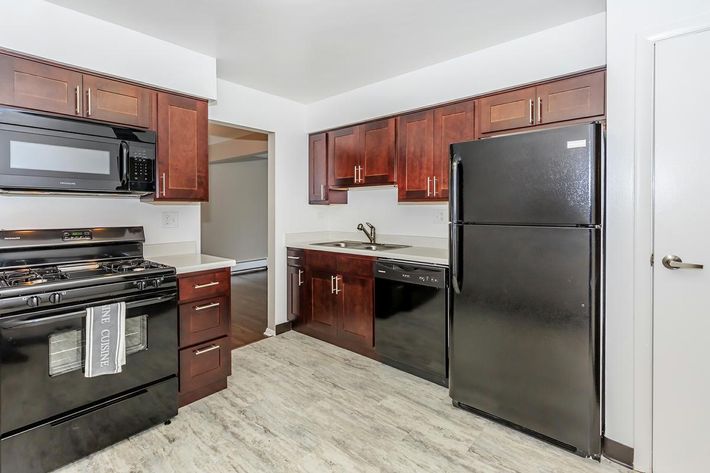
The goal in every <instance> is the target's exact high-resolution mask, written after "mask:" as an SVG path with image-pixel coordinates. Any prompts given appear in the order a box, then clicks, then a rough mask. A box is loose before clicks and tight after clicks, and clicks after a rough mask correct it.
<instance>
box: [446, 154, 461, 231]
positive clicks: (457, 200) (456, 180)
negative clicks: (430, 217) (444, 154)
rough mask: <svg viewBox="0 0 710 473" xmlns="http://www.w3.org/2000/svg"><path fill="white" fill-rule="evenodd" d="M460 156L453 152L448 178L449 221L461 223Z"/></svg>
mask: <svg viewBox="0 0 710 473" xmlns="http://www.w3.org/2000/svg"><path fill="white" fill-rule="evenodd" d="M462 166H463V164H462V163H461V156H459V155H458V154H455V155H453V156H452V157H451V176H450V178H449V189H450V192H449V196H450V197H449V199H450V201H451V204H450V206H449V207H450V209H451V210H450V212H451V215H450V216H449V217H450V219H451V223H461V173H462V171H463V168H462Z"/></svg>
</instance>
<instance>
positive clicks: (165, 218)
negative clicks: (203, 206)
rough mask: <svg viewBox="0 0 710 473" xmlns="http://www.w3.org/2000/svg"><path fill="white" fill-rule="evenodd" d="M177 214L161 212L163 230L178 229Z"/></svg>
mask: <svg viewBox="0 0 710 473" xmlns="http://www.w3.org/2000/svg"><path fill="white" fill-rule="evenodd" d="M178 215H179V214H178V213H177V212H163V213H161V214H160V218H161V223H162V226H163V228H177V227H178Z"/></svg>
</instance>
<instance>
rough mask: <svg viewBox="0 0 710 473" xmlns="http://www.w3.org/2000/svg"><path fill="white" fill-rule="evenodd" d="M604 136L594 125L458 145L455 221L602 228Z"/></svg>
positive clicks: (455, 152) (455, 151)
mask: <svg viewBox="0 0 710 473" xmlns="http://www.w3.org/2000/svg"><path fill="white" fill-rule="evenodd" d="M601 136H602V131H601V125H600V124H598V123H594V124H588V125H575V126H567V127H562V128H555V129H550V130H544V131H536V132H532V133H522V134H518V135H510V136H501V137H497V138H490V139H485V140H478V141H470V142H467V143H458V144H455V145H453V146H452V152H453V156H454V157H453V162H454V163H456V161H458V163H457V165H454V166H452V174H453V173H457V174H458V175H452V176H451V179H452V182H453V184H452V186H453V190H454V191H457V192H456V193H454V192H453V191H452V196H451V199H452V202H451V207H452V209H456V212H455V214H452V221H455V222H463V223H490V224H512V225H517V224H520V225H597V224H601V217H600V214H601V205H600V203H599V195H600V177H601V172H600V169H599V166H600V161H601V160H600V155H601V153H600V151H601V149H600V148H601ZM452 211H453V210H452Z"/></svg>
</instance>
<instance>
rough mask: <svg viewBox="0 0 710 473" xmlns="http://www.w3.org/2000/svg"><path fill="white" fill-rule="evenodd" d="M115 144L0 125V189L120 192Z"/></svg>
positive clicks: (118, 144) (117, 144)
mask: <svg viewBox="0 0 710 473" xmlns="http://www.w3.org/2000/svg"><path fill="white" fill-rule="evenodd" d="M120 154H121V141H120V140H117V139H111V138H102V137H96V136H88V135H81V134H73V133H65V132H60V131H53V130H42V129H33V128H28V127H20V126H14V125H6V124H4V125H0V187H1V188H6V189H36V190H60V191H83V192H120V191H121V176H122V170H121V169H120V168H121V160H120V159H119V158H120Z"/></svg>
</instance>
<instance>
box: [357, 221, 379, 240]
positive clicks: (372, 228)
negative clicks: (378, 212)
mask: <svg viewBox="0 0 710 473" xmlns="http://www.w3.org/2000/svg"><path fill="white" fill-rule="evenodd" d="M365 225H367V226H368V227H370V231H369V232H368V231H367V230H366V229H365V226H364V225H363V224H362V223H361V224H358V226H357V229H358V230H360V231H362V232H363V233H364V234H365V236H366V237H367V239H368V240H370V243H372V244H373V245H374V244H376V243H377V236H376V234H375V226H374V225H372V224H371V223H370V222H365Z"/></svg>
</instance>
